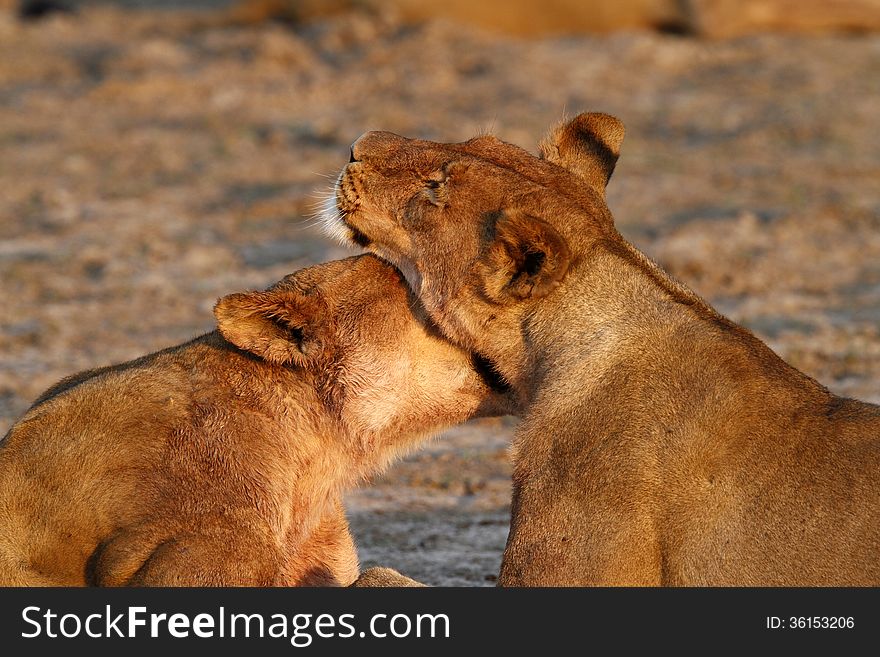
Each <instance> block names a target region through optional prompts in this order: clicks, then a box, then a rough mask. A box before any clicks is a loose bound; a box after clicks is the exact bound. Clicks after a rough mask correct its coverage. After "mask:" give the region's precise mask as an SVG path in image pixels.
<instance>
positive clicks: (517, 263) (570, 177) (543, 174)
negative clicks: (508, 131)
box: [325, 114, 624, 378]
mask: <svg viewBox="0 0 880 657" xmlns="http://www.w3.org/2000/svg"><path fill="white" fill-rule="evenodd" d="M623 136H624V128H623V125H622V124H621V123H620V121H618V120H617V119H615V118H614V117H612V116H608V115H607V114H581V115H580V116H578V117H576V118H574V119H573V120H571V121H568V122H567V123H563V124H562V125H560V126H559V127H557V128H556V129H554V130H552V131H551V133H550V135H549V137H548V138H547V139H546V140H545V141H544V142H543V143H542V144H541V146H540V153H541V154H540V156H539V157H535V156H533V155H531V154H529V153H528V152H526V151H524V150H523V149H521V148H519V147H517V146H513V145H511V144H507V143H504V142H502V141H500V140H499V139H497V138H495V137H493V136H489V135H487V136H480V137H476V138H474V139H471V140H469V141H466V142H463V143H459V144H440V143H434V142H430V141H422V140H418V139H407V138H404V137H400V136H398V135H395V134H392V133H388V132H368V133H366V134H364V135H363V136H361V137H360V138H359V139H358V140H357V141H356V142H355V143H354V144H353V145H352V148H351V158H350V162H349V164H348V165H347V166H346V167H345V168H344V169H343V170H342V173H341V174H340V176H339V180H338V183H337V185H336V189H335V195H334V198H333V199H332V200H331V205H330V206H329V207H328V210H327V212H326V217H325V219H326V223H327V226H328V228H329V230H330V232H331V233H332V234H334V235H336V236H337V237H339V238H340V239H343V240H344V241H349V242H353V243H355V244H358V245H360V246H362V247H365V248H367V249H369V250H370V251H373V252H374V253H376V254H377V255H379V256H380V257H382V258H385V259H386V260H388V261H390V262H392V263H394V264H395V265H396V266H397V267H398V268H399V269H400V270H401V271H402V272H403V273H404V275H405V276H406V278H407V280H408V281H409V283H410V285H411V286H412V287H413V289H414V290H415V291H416V292H417V293H418V295H419V297H420V298H421V300H422V302H423V303H424V305H425V307H426V308H427V310H428V312H429V313H430V314H431V316H432V318H433V319H434V320H435V321H436V322H437V323H438V325H440V327H441V328H442V329H443V331H444V332H445V333H446V334H447V335H448V336H449V337H451V338H452V339H453V340H455V341H457V342H459V343H460V344H463V345H465V346H466V347H467V348H468V349H472V350H475V351H477V352H479V353H482V354H491V355H492V359H493V361H496V362H498V361H501V362H503V361H505V355H504V354H500V353H497V345H495V349H494V350H493V348H490V345H488V344H487V341H489V340H491V336H492V335H496V336H497V335H498V334H499V333H500V332H502V331H504V334H505V335H516V334H518V333H521V331H520V332H518V331H517V327H518V325H519V324H520V323H521V322H522V320H523V317H525V316H526V315H527V313H528V312H529V310H530V309H531V308H532V307H533V305H534V303H535V302H537V301H539V300H541V299H543V298H544V297H546V296H548V295H550V294H552V293H553V291H554V289H555V288H556V287H557V286H558V285H559V284H560V283H561V282H562V281H563V280H564V279H565V277H566V274H567V273H568V272H569V271H570V270H571V269H572V268H574V267H576V266H578V264H579V262H580V261H581V260H582V259H583V258H584V257H585V256H586V255H587V254H588V252H589V250H590V248H591V246H592V245H593V244H595V243H596V241H597V240H599V239H602V238H603V237H606V236H610V235H612V234H615V235H616V231H615V229H614V226H613V220H612V217H611V214H610V212H609V210H608V207H607V205H606V204H605V186H606V184H607V183H608V180H609V178H610V177H611V174H612V172H613V171H614V165H615V163H616V161H617V157H618V154H619V149H620V144H621V142H622V141H623ZM521 347H522V345H517V344H515V343H510V344H509V345H508V351H509V355H510V358H511V359H514V360H515V358H516V357H515V356H514V354H522V353H525V350H524V349H522V348H521ZM501 369H502V373H503V374H505V375H506V376H507V377H508V378H510V377H511V376H515V372H514V370H516V369H517V368H516V367H512V368H505V367H503V366H502V368H501Z"/></svg>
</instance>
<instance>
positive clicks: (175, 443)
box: [0, 256, 503, 586]
mask: <svg viewBox="0 0 880 657" xmlns="http://www.w3.org/2000/svg"><path fill="white" fill-rule="evenodd" d="M214 312H215V315H216V317H217V323H218V326H219V330H218V331H214V332H213V333H209V334H207V335H204V336H202V337H200V338H197V339H195V340H193V341H192V342H189V343H187V344H184V345H180V346H177V347H172V348H170V349H166V350H164V351H160V352H158V353H155V354H152V355H149V356H145V357H143V358H140V359H138V360H135V361H132V362H130V363H126V364H124V365H119V366H116V367H108V368H103V369H98V370H92V371H90V372H85V373H83V374H78V375H75V376H73V377H70V378H68V379H65V380H64V381H62V382H61V383H59V384H58V385H56V386H55V387H53V388H51V389H50V390H48V391H47V392H46V393H44V394H43V395H42V397H40V398H39V399H38V400H37V401H36V403H35V404H34V405H33V406H32V407H31V409H30V410H29V411H28V412H27V413H26V414H25V415H24V417H22V418H21V420H19V421H18V423H17V424H15V426H13V427H12V429H11V431H10V432H9V433H8V434H7V436H6V437H5V438H4V439H3V441H2V442H0V585H38V584H39V585H83V584H98V585H121V584H134V585H225V586H230V585H262V586H268V585H285V586H288V585H333V584H336V585H340V584H341V585H345V584H349V583H351V582H352V581H353V580H354V579H355V578H356V577H357V575H358V564H357V554H356V552H355V549H354V545H353V542H352V539H351V536H350V534H349V531H348V524H347V522H346V519H345V515H344V512H343V509H342V505H341V493H342V491H343V489H345V488H346V487H350V486H352V485H354V484H355V483H356V482H359V481H360V480H362V479H363V478H364V477H366V476H368V475H370V474H372V473H375V472H376V471H377V470H379V469H380V468H382V467H384V466H385V465H386V464H387V463H388V462H389V461H390V460H391V459H393V458H395V457H396V456H398V455H400V454H401V453H402V452H403V451H405V450H407V449H410V448H412V447H413V446H415V445H416V444H418V443H419V442H420V441H421V440H422V439H423V438H425V437H426V436H427V435H428V434H429V433H431V432H433V431H436V430H438V429H440V428H442V427H445V426H448V425H450V424H454V423H457V422H460V421H463V420H465V419H467V418H469V417H471V416H474V415H477V414H497V413H498V412H503V408H502V407H501V406H500V404H502V403H503V398H502V397H501V396H500V395H497V394H495V393H493V392H492V390H491V389H490V388H489V387H488V386H487V385H486V383H484V381H483V379H482V378H481V376H480V375H479V374H478V373H477V372H476V371H475V369H474V367H473V366H472V363H471V359H470V358H469V356H468V354H466V353H465V352H463V351H462V350H460V349H458V348H456V347H454V346H453V345H451V344H450V343H448V342H447V341H445V340H443V339H441V338H440V337H438V336H437V335H436V333H435V332H434V331H433V330H432V329H431V328H430V327H429V325H427V324H426V323H425V322H424V314H423V311H422V310H420V308H419V306H418V303H417V300H416V299H415V298H414V297H412V295H411V293H410V292H409V289H408V288H407V286H406V284H405V283H404V282H403V280H402V279H401V278H400V275H399V274H398V273H397V272H396V271H395V270H394V269H393V268H392V267H390V266H388V265H387V264H385V263H383V262H382V261H380V260H379V259H378V258H376V257H374V256H366V257H356V258H349V259H346V260H342V261H338V262H330V263H327V264H324V265H319V266H316V267H311V268H309V269H304V270H302V271H300V272H298V273H296V274H293V275H291V276H289V277H287V278H285V279H284V280H282V281H281V282H280V283H278V284H276V285H274V286H273V287H271V288H270V289H269V290H267V291H265V292H252V293H245V294H232V295H230V296H227V297H224V298H223V299H221V300H220V301H219V302H218V303H217V305H216V307H215V310H214ZM377 572H380V571H377ZM368 579H369V578H368Z"/></svg>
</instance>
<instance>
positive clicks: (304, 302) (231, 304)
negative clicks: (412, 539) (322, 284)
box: [214, 289, 329, 366]
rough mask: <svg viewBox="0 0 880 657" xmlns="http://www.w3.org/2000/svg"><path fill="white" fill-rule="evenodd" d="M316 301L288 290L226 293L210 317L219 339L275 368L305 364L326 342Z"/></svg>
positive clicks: (322, 321) (319, 309)
mask: <svg viewBox="0 0 880 657" xmlns="http://www.w3.org/2000/svg"><path fill="white" fill-rule="evenodd" d="M321 310H322V309H321V308H320V304H319V303H318V301H317V299H315V298H313V297H309V296H306V295H303V294H300V293H297V292H294V291H290V290H276V289H270V290H267V291H265V292H241V293H236V294H230V295H228V296H225V297H223V298H222V299H220V300H219V301H217V303H216V305H215V306H214V317H215V318H216V319H217V327H218V328H219V329H220V333H221V334H222V335H223V337H224V338H225V339H226V340H228V341H229V342H231V343H232V344H234V345H235V346H236V347H238V348H239V349H242V350H244V351H249V352H250V353H252V354H254V355H255V356H259V357H260V358H262V359H263V360H265V361H267V362H270V363H275V364H277V365H287V364H294V365H300V366H303V365H307V364H308V363H309V362H310V361H313V360H315V359H316V358H318V357H319V356H320V355H321V353H323V351H324V349H325V345H326V343H327V340H326V337H327V336H326V335H325V334H326V333H327V332H328V329H329V327H328V326H326V323H325V321H324V314H323V313H322V312H321Z"/></svg>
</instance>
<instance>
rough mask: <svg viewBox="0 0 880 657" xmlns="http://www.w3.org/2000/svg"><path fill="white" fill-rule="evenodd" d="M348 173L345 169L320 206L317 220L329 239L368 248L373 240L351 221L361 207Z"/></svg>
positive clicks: (356, 191) (355, 188)
mask: <svg viewBox="0 0 880 657" xmlns="http://www.w3.org/2000/svg"><path fill="white" fill-rule="evenodd" d="M347 173H348V172H347V171H346V170H345V169H343V171H342V173H341V174H339V178H338V179H337V180H336V184H334V185H333V187H332V189H331V190H330V193H329V194H328V195H327V196H326V197H325V199H324V201H323V203H321V204H320V207H319V208H318V211H317V212H316V218H317V219H318V221H320V223H321V226H322V228H323V230H324V233H325V234H326V235H327V236H328V237H330V238H332V239H334V240H336V241H337V242H339V243H341V244H345V245H350V244H352V243H353V244H356V245H357V246H359V247H361V248H366V247H367V246H369V245H370V244H371V243H372V240H371V239H370V238H369V237H367V236H366V235H365V234H364V233H363V231H361V230H360V229H359V228H357V226H355V225H354V224H353V223H352V221H351V215H352V214H354V213H355V212H356V211H357V209H358V208H359V207H360V197H359V194H358V190H357V187H356V186H355V184H354V182H353V181H352V179H351V177H350V176H348V175H347Z"/></svg>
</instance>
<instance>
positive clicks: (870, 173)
mask: <svg viewBox="0 0 880 657" xmlns="http://www.w3.org/2000/svg"><path fill="white" fill-rule="evenodd" d="M583 109H596V110H604V111H608V112H611V113H613V114H616V115H617V116H619V117H621V118H622V119H623V120H624V122H625V123H626V125H627V128H628V137H627V140H626V143H625V144H624V148H623V154H622V157H621V160H620V163H619V165H618V169H617V172H616V173H615V176H614V179H613V180H612V183H611V185H610V187H609V205H610V206H611V208H612V210H613V212H614V213H615V216H616V218H617V222H618V224H619V227H620V229H621V231H622V232H623V233H624V235H626V236H627V237H628V238H630V239H631V240H632V241H634V242H635V244H636V245H638V246H639V247H640V248H642V249H643V250H644V251H646V252H647V253H648V254H649V255H651V256H652V257H654V258H655V259H657V260H659V262H660V263H661V264H663V265H664V266H665V267H667V268H668V269H669V270H670V271H671V272H672V273H674V274H675V275H677V276H678V277H679V278H681V279H683V280H684V281H685V282H687V283H688V284H690V285H691V286H693V287H694V288H695V289H696V290H697V291H698V292H700V293H701V294H702V295H704V296H705V297H707V298H708V299H709V300H710V301H711V302H712V303H714V304H715V305H716V306H717V307H718V308H719V309H721V310H722V311H723V312H725V313H726V314H727V315H729V316H730V317H731V318H733V319H734V320H736V321H738V322H741V323H743V324H745V325H746V326H748V327H749V328H751V329H752V330H754V331H755V332H756V333H757V334H758V335H759V336H761V337H762V338H764V339H765V340H766V341H767V342H768V343H769V344H770V345H771V346H772V347H773V348H774V349H775V350H777V352H779V353H780V354H781V355H782V356H783V357H784V358H786V359H787V360H788V361H789V362H791V363H793V364H794V365H796V366H797V367H799V368H801V369H803V370H804V371H806V372H808V373H809V374H811V375H813V376H815V377H817V378H818V379H819V380H820V381H822V382H823V383H825V384H826V385H828V386H829V387H830V388H831V389H832V390H834V391H835V392H838V393H841V394H844V395H849V396H857V397H861V398H864V399H869V400H872V401H875V402H877V401H880V129H878V124H877V121H878V118H877V117H880V37H878V36H849V37H843V36H838V37H835V36H827V37H795V36H785V37H783V36H762V37H753V38H747V39H742V40H737V41H729V42H701V41H697V40H690V39H681V38H676V37H671V36H661V35H656V34H650V33H632V34H626V33H621V34H616V35H612V36H603V37H582V38H564V39H543V40H530V41H525V40H515V39H510V38H504V37H500V36H496V35H490V34H486V33H481V32H478V31H474V30H472V29H468V28H463V27H461V26H457V25H453V24H450V23H444V22H429V23H425V24H422V25H418V26H406V25H403V24H402V23H400V22H398V21H396V20H395V19H393V18H390V17H387V16H380V17H369V16H364V15H359V14H351V15H345V16H341V17H337V18H334V19H332V20H328V21H325V22H320V23H315V24H313V25H310V26H306V27H303V28H301V29H298V30H292V29H289V28H285V27H282V26H278V25H261V26H253V27H206V26H204V25H201V26H199V25H194V24H193V21H192V20H191V19H190V18H189V17H187V16H184V15H181V14H175V15H173V16H167V15H161V14H157V13H150V14H134V13H120V12H118V11H113V10H109V9H95V10H86V11H84V12H82V13H81V14H80V15H79V16H70V17H55V18H51V19H49V20H46V21H42V22H38V23H34V24H29V25H20V24H17V23H15V22H13V21H11V20H9V19H7V18H4V17H2V16H0V281H2V285H0V309H2V311H0V433H3V432H5V430H6V428H7V427H8V426H9V425H10V424H11V423H12V422H13V421H14V419H15V418H16V417H17V416H18V415H19V414H20V413H22V412H23V411H24V410H25V409H26V408H27V406H28V404H29V402H30V401H31V400H32V399H33V398H35V397H36V396H37V395H38V394H39V393H40V392H41V391H42V390H43V389H45V388H46V387H48V386H49V385H50V384H52V383H53V382H55V381H56V380H57V379H59V378H61V377H62V376H64V375H66V374H70V373H72V372H75V371H77V370H81V369H84V368H88V367H92V366H96V365H102V364H108V363H112V362H119V361H124V360H127V359H130V358H132V357H134V356H137V355H140V354H143V353H146V352H149V351H151V350H155V349H158V348H160V347H163V346H166V345H169V344H173V343H176V342H181V341H183V340H186V339H188V338H190V337H192V336H193V335H195V334H197V333H199V332H202V331H206V330H209V329H210V328H211V327H212V316H211V312H210V310H211V306H212V305H213V303H214V301H215V300H216V298H217V297H218V296H220V295H222V294H225V293H228V292H230V291H234V290H240V289H246V288H259V287H262V286H265V285H267V284H269V283H271V282H273V281H275V280H277V279H278V278H280V277H281V276H283V275H284V274H286V273H288V272H290V271H293V270H295V269H297V268H299V267H302V266H305V265H309V264H312V263H315V262H319V261H322V260H326V259H330V258H337V257H340V256H344V255H347V254H348V253H349V252H348V251H346V250H345V249H343V248H341V247H338V246H335V245H333V244H332V243H330V242H329V241H327V240H326V239H325V238H324V237H323V236H322V235H321V234H320V231H319V230H318V229H317V228H316V227H315V225H314V224H313V222H312V221H311V219H310V212H311V205H312V203H313V202H314V201H315V200H316V194H317V195H320V194H321V193H324V191H325V190H326V188H327V187H328V186H329V184H330V179H329V178H327V177H326V176H329V175H332V174H333V173H334V172H335V171H336V170H338V168H339V167H340V166H341V165H342V164H344V162H345V161H347V160H346V158H347V156H348V145H349V144H350V142H351V141H353V140H354V139H355V138H356V137H357V136H358V135H359V134H360V133H362V132H363V131H365V130H367V129H372V128H380V129H387V130H392V131H395V132H398V133H401V134H405V135H409V136H421V137H425V138H431V139H437V140H444V141H446V140H462V139H465V138H467V137H469V136H472V134H473V133H475V132H477V131H479V130H485V129H487V128H491V129H492V130H494V132H495V133H496V134H498V135H499V136H501V137H502V138H504V139H506V140H508V141H513V142H516V143H519V144H521V145H524V146H526V147H533V145H534V144H535V143H536V142H537V140H538V139H539V138H540V137H541V136H542V134H543V133H544V131H545V130H546V128H547V126H548V125H550V124H551V123H553V122H555V121H556V120H558V119H559V118H560V117H561V116H562V114H563V112H564V111H568V112H569V113H574V112H577V111H580V110H583ZM513 427H514V422H513V421H512V420H509V419H504V420H494V421H483V422H480V423H474V424H470V425H466V426H463V427H459V428H456V429H455V430H453V431H451V432H449V434H448V435H447V436H445V437H444V438H443V439H441V440H439V441H437V442H435V443H432V444H431V445H430V446H429V447H428V448H427V449H426V450H424V451H422V452H420V453H419V454H417V455H415V456H414V457H412V458H410V459H409V460H407V461H406V462H404V463H402V464H400V465H399V466H397V467H395V468H393V469H392V470H391V471H390V472H389V473H388V474H387V475H385V476H384V477H382V478H381V479H379V480H378V481H377V482H376V483H375V485H374V486H373V487H371V488H368V489H363V490H361V491H358V492H356V493H354V494H352V495H351V496H350V498H349V507H350V510H351V517H352V524H353V527H354V529H355V533H356V534H357V536H358V541H359V545H360V549H361V556H362V558H363V560H364V563H365V564H372V563H381V564H383V565H391V566H396V567H398V568H400V569H401V570H403V571H405V572H407V573H408V574H410V575H412V576H414V577H417V578H421V579H423V580H424V581H426V582H428V583H431V584H468V585H474V584H477V585H485V584H491V583H492V579H493V577H494V574H495V573H496V572H497V568H498V563H499V561H500V555H501V550H502V549H503V545H504V541H505V536H506V523H507V505H508V504H509V495H510V493H509V464H508V461H507V456H506V447H507V444H508V441H509V439H510V436H511V435H512V432H513Z"/></svg>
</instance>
